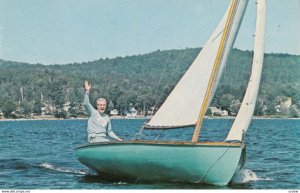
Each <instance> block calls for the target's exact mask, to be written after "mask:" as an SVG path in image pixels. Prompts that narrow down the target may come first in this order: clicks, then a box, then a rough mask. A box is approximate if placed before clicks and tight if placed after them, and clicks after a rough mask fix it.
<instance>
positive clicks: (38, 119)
mask: <svg viewBox="0 0 300 193" xmlns="http://www.w3.org/2000/svg"><path fill="white" fill-rule="evenodd" d="M110 118H111V119H151V116H140V117H126V116H111V117H110ZM235 118H236V117H233V116H220V117H219V116H205V119H235ZM87 119H88V117H78V118H66V119H64V118H55V117H42V116H41V117H33V118H18V119H11V118H2V119H1V118H0V122H1V121H43V120H44V121H52V120H53V121H56V120H87ZM252 119H256V120H259V119H262V120H263V119H292V120H300V118H289V117H260V116H254V117H253V118H252Z"/></svg>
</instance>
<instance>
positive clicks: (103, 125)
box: [83, 92, 121, 143]
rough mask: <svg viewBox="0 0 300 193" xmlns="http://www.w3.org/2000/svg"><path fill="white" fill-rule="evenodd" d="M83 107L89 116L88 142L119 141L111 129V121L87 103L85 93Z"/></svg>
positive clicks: (87, 97) (87, 98)
mask: <svg viewBox="0 0 300 193" xmlns="http://www.w3.org/2000/svg"><path fill="white" fill-rule="evenodd" d="M83 103H84V106H85V108H86V111H87V113H88V115H89V118H88V124H87V132H88V142H89V143H94V142H104V141H111V140H112V139H115V140H121V139H120V138H119V137H118V136H117V135H116V134H115V133H114V132H113V131H112V128H111V121H110V118H109V117H108V115H106V114H105V113H100V112H99V111H97V110H96V109H95V108H94V107H93V106H92V105H91V103H90V101H89V93H87V92H86V93H85V96H84V102H83Z"/></svg>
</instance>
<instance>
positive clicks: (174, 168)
mask: <svg viewBox="0 0 300 193" xmlns="http://www.w3.org/2000/svg"><path fill="white" fill-rule="evenodd" d="M244 149H245V148H244V144H242V143H226V142H217V143H189V142H147V141H132V142H106V143H95V144H88V145H82V146H79V147H77V148H76V157H77V159H78V160H79V161H80V162H81V163H83V164H84V165H86V166H87V167H89V168H90V169H92V170H95V171H97V172H98V173H99V174H109V175H112V176H116V177H120V178H129V179H138V180H143V181H156V182H157V181H183V182H190V183H206V184H214V185H227V184H228V183H229V182H230V180H231V179H232V177H233V175H234V173H235V172H236V170H238V169H239V168H240V167H241V166H242V165H243V162H244V160H245V159H244V157H245V155H244V152H245V151H244Z"/></svg>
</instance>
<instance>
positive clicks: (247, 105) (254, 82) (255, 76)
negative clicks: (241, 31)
mask: <svg viewBox="0 0 300 193" xmlns="http://www.w3.org/2000/svg"><path fill="white" fill-rule="evenodd" d="M265 22H266V2H265V0H257V17H256V29H255V41H254V56H253V63H252V71H251V76H250V80H249V83H248V86H247V90H246V93H245V96H244V99H243V102H242V105H241V108H240V110H239V112H238V115H237V117H236V119H235V121H234V123H233V125H232V127H231V129H230V131H229V133H228V136H227V137H226V140H238V141H242V139H243V135H244V133H245V132H246V131H247V129H248V127H249V124H250V122H251V119H252V116H253V112H254V108H255V104H256V99H257V94H258V90H259V84H260V79H261V73H262V67H263V60H264V47H265V41H264V39H265Z"/></svg>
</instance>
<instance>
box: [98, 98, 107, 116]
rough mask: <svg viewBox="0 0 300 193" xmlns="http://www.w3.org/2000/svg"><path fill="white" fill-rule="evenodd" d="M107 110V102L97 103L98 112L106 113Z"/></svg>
mask: <svg viewBox="0 0 300 193" xmlns="http://www.w3.org/2000/svg"><path fill="white" fill-rule="evenodd" d="M105 109H106V102H105V101H97V110H98V111H99V112H100V113H104V112H105Z"/></svg>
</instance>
